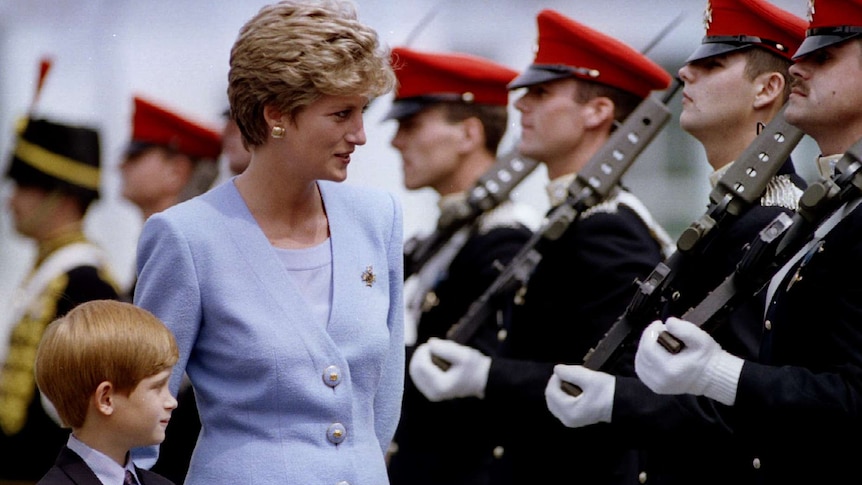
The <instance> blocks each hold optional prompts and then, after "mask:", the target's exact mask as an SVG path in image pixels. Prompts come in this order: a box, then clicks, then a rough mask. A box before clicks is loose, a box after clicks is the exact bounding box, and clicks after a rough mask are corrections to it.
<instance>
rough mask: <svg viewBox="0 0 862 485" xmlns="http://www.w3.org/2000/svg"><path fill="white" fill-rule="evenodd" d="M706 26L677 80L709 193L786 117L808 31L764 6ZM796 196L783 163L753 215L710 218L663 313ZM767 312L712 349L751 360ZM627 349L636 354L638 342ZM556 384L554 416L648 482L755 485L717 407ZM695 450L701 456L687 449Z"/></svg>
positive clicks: (743, 321)
mask: <svg viewBox="0 0 862 485" xmlns="http://www.w3.org/2000/svg"><path fill="white" fill-rule="evenodd" d="M705 20H706V26H707V28H706V36H705V37H704V38H703V41H702V44H701V45H700V46H698V48H697V49H696V50H695V51H694V53H692V55H691V56H690V57H689V58H688V59H687V60H686V64H685V65H684V66H683V67H682V68H681V69H680V70H679V77H680V78H681V79H682V81H683V82H684V83H685V90H684V93H683V100H682V113H681V115H680V125H681V126H682V128H683V129H684V130H686V131H687V132H688V133H690V134H691V135H692V136H694V137H695V138H697V140H698V141H699V142H700V143H701V144H702V145H703V148H704V150H705V151H706V156H707V161H708V162H709V164H710V166H711V167H712V168H713V170H715V171H714V172H713V173H712V174H711V175H710V182H711V183H712V184H713V185H714V184H715V183H716V182H717V181H718V179H719V178H720V177H721V176H722V175H723V174H724V173H725V172H726V171H727V170H728V169H729V168H730V166H731V165H732V164H733V162H734V160H736V159H737V157H738V156H739V155H740V154H741V153H742V152H743V151H744V150H745V149H746V147H747V146H748V145H750V144H751V143H752V142H753V141H754V140H755V138H756V137H757V133H758V131H759V129H760V127H761V126H763V125H765V124H767V123H769V122H770V121H771V120H772V119H773V117H775V116H776V114H777V113H778V112H779V110H780V109H781V108H782V106H784V103H785V101H786V100H787V98H788V96H789V95H790V75H789V74H788V68H789V67H790V65H791V64H792V61H791V56H792V55H793V53H794V52H795V51H796V49H797V48H798V47H799V45H800V44H801V43H802V39H803V38H804V36H805V27H806V23H805V21H804V20H803V19H801V18H798V17H796V16H794V15H792V14H790V13H788V12H786V11H784V10H781V9H779V8H777V7H775V6H773V5H771V4H770V3H768V2H766V1H765V0H712V1H710V2H709V3H708V6H707V10H706V14H705ZM776 162H782V160H776ZM804 187H805V182H804V181H803V180H802V179H801V178H800V177H799V176H798V175H797V174H796V171H795V169H794V166H793V162H792V161H791V160H790V159H787V160H785V161H783V165H782V166H781V168H780V169H779V171H778V175H776V176H774V177H773V178H772V179H771V180H770V181H769V184H768V185H767V188H766V191H765V193H764V195H763V196H762V197H761V198H760V201H759V204H753V205H752V206H751V207H750V208H749V209H748V210H747V211H746V212H745V213H744V214H743V215H742V216H741V217H739V218H738V219H735V218H732V217H728V218H722V217H718V216H717V215H716V214H712V215H713V217H715V219H717V220H720V223H721V224H722V226H720V227H717V228H715V229H714V230H715V231H716V232H718V234H717V235H716V237H715V238H714V239H711V240H709V244H708V245H707V246H706V247H699V248H696V249H692V250H690V251H691V253H690V255H687V256H686V259H684V260H683V261H684V262H683V263H682V265H681V266H680V267H679V274H678V275H675V278H674V279H673V287H672V288H671V289H669V290H667V293H668V294H671V293H672V294H673V295H674V297H675V298H676V299H673V300H670V301H669V302H668V304H667V305H666V307H665V308H664V309H663V310H661V309H659V311H660V313H663V314H666V315H675V316H679V315H682V314H683V313H684V312H685V311H686V310H688V309H689V308H691V307H693V306H695V305H697V304H698V303H699V302H700V300H701V299H703V298H704V297H705V296H706V294H707V292H709V291H711V290H712V289H713V288H715V287H716V286H717V285H718V284H719V283H721V281H722V280H723V279H724V278H725V277H726V276H727V275H728V274H730V273H731V272H732V271H733V270H734V268H735V267H736V265H737V263H738V262H739V261H740V259H741V258H742V256H743V254H744V252H745V250H746V245H747V244H748V243H750V242H751V241H752V240H754V238H755V237H756V236H757V234H758V233H759V232H760V230H761V229H763V228H764V227H765V226H766V225H767V224H769V223H770V222H772V220H773V219H775V217H776V216H777V215H778V214H779V213H781V212H784V213H792V211H793V210H795V209H796V206H797V201H798V199H799V196H800V195H801V194H802V189H803V188H804ZM726 224H730V226H729V227H728V226H726ZM719 231H720V232H719ZM763 312H764V301H763V299H762V298H758V299H751V300H749V301H747V302H745V303H744V304H742V305H739V306H738V307H737V308H736V309H734V311H733V312H732V313H731V314H730V315H729V316H728V317H727V324H726V325H722V326H721V327H720V328H719V330H718V331H717V332H716V339H717V340H718V341H719V342H721V343H722V345H723V346H725V347H726V348H727V349H728V350H730V349H733V350H732V351H733V352H735V353H737V354H738V355H740V356H746V357H755V356H756V355H757V352H758V348H759V346H760V336H761V326H762V323H761V322H762V318H763ZM644 323H648V322H644ZM631 338H633V339H635V340H634V343H636V342H637V340H636V339H637V338H639V334H635V335H632V336H631ZM629 349H630V350H631V352H630V353H629V355H626V356H625V357H624V361H623V362H624V363H625V365H626V366H628V367H627V369H630V368H631V366H632V364H633V359H634V350H635V346H634V345H632V346H630V347H629ZM611 370H612V371H616V370H619V368H615V369H611ZM555 374H556V375H555V377H553V378H552V379H551V380H550V381H549V383H548V387H547V390H546V393H547V400H548V407H549V408H550V410H551V411H552V412H553V413H554V415H555V416H557V417H558V418H560V420H561V421H562V422H563V423H564V424H566V425H567V426H572V427H579V426H586V425H589V424H594V423H596V422H597V419H598V417H599V416H604V417H607V420H608V421H609V422H610V423H611V426H612V428H613V429H614V430H615V432H617V433H619V434H620V435H621V436H624V438H622V439H624V440H627V442H629V443H631V444H632V445H634V446H639V447H641V446H642V447H644V448H645V450H646V451H647V452H646V453H645V454H644V455H642V459H641V465H640V474H641V476H642V477H643V478H644V479H645V480H646V483H650V484H662V485H665V484H680V485H682V484H690V483H699V484H724V483H734V484H740V485H741V484H747V483H752V484H753V483H759V480H760V479H761V477H760V476H759V467H758V466H757V465H758V463H759V458H758V457H757V455H756V454H755V453H754V451H753V450H751V448H750V447H749V446H748V444H747V443H745V442H743V441H741V440H739V439H738V438H737V437H734V436H733V434H732V433H731V432H730V430H729V429H728V428H727V427H726V426H724V422H723V420H722V419H721V418H718V417H716V413H717V411H716V410H715V409H713V406H718V407H722V405H721V404H718V403H714V402H711V401H705V400H697V399H696V398H694V397H692V396H679V397H671V396H660V395H657V394H655V393H653V392H652V391H650V390H649V388H647V387H646V386H645V385H644V384H643V383H642V382H640V380H638V379H637V378H636V377H634V376H633V374H631V373H630V370H629V371H628V372H621V373H620V375H618V376H616V377H613V376H610V375H608V374H606V373H600V372H594V371H591V370H589V369H586V368H584V367H582V366H559V367H558V368H557V369H555ZM623 374H624V375H625V376H623ZM561 380H564V381H567V382H571V383H573V384H575V385H577V386H578V387H580V388H581V389H582V390H583V393H582V394H581V395H580V396H579V397H573V396H571V395H568V394H565V393H564V392H563V391H562V390H561V388H560V381H561ZM611 410H612V411H613V412H611ZM694 440H697V443H698V446H692V442H693V441H694Z"/></svg>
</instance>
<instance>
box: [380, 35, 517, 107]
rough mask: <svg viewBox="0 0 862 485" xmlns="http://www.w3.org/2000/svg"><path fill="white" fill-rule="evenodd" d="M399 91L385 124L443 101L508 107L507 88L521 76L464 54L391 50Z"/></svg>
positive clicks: (497, 65) (503, 67) (505, 68)
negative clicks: (387, 121) (513, 80)
mask: <svg viewBox="0 0 862 485" xmlns="http://www.w3.org/2000/svg"><path fill="white" fill-rule="evenodd" d="M392 67H393V68H394V70H395V76H396V77H397V78H398V88H397V90H396V93H395V100H394V101H393V103H392V108H391V109H390V110H389V113H387V115H386V117H385V118H384V120H389V119H396V120H399V119H403V118H406V117H408V116H411V115H414V114H416V113H417V112H419V111H420V110H421V109H422V108H424V107H426V106H427V105H428V104H431V103H437V102H440V101H462V102H464V103H478V104H490V105H496V106H506V105H507V104H508V103H509V90H508V88H507V85H508V84H509V82H510V81H511V80H512V79H515V76H517V75H518V72H517V71H515V70H513V69H509V68H508V67H505V66H502V65H500V64H497V63H494V62H491V61H489V60H487V59H484V58H481V57H477V56H472V55H469V54H461V53H446V54H443V53H434V52H419V51H416V50H413V49H408V48H406V47H395V48H393V49H392Z"/></svg>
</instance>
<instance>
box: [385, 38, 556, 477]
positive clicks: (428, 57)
mask: <svg viewBox="0 0 862 485" xmlns="http://www.w3.org/2000/svg"><path fill="white" fill-rule="evenodd" d="M392 62H393V67H394V68H395V75H396V76H397V78H398V81H399V85H398V90H397V93H396V97H395V100H394V102H393V105H392V108H391V110H390V111H389V113H388V114H387V116H386V119H394V120H397V121H398V131H397V132H396V134H395V136H394V137H393V139H392V146H394V147H395V148H396V149H398V151H399V152H400V153H401V157H402V161H403V169H404V185H405V186H406V187H407V188H408V189H410V190H418V189H421V188H425V187H430V188H432V189H434V190H435V191H436V192H437V193H438V194H440V200H439V201H438V205H439V208H440V213H441V214H447V213H448V212H449V211H452V210H458V208H459V207H460V206H462V205H464V204H466V201H467V198H468V197H469V191H470V189H471V188H473V187H474V186H475V185H476V183H477V181H478V180H479V178H480V176H482V175H483V174H485V173H487V172H488V171H489V170H490V169H491V167H492V166H494V164H495V162H496V155H495V154H496V153H497V149H498V146H499V144H500V140H501V139H502V137H503V135H504V133H505V131H506V125H507V120H508V114H507V105H508V99H509V91H508V89H507V84H508V83H509V82H511V81H512V80H513V79H514V78H515V76H517V74H518V73H517V72H516V71H514V70H512V69H509V68H507V67H504V66H502V65H499V64H496V63H494V62H491V61H489V60H486V59H483V58H480V57H477V56H473V55H467V54H461V53H434V52H420V51H416V50H412V49H407V48H395V49H393V52H392ZM441 217H445V216H443V215H441ZM539 219H540V216H539V215H538V214H536V213H535V211H533V210H532V209H531V208H529V207H528V206H525V205H523V204H518V203H514V202H511V201H507V202H503V203H502V204H501V205H499V206H497V207H496V208H494V209H492V210H490V211H487V212H485V213H483V214H482V215H481V216H479V218H478V220H477V221H476V222H475V223H474V224H471V225H468V226H467V227H464V228H462V229H461V230H459V231H458V232H457V233H456V234H454V235H453V236H452V237H451V238H450V239H449V240H448V241H447V242H446V243H445V245H444V246H443V247H442V248H441V249H440V250H439V251H438V252H437V253H436V254H435V255H434V256H433V257H432V258H431V259H430V260H429V261H428V262H427V263H426V264H424V265H422V267H421V268H420V269H419V270H418V271H417V272H416V273H414V274H413V275H412V276H410V277H409V278H408V279H407V281H406V288H408V289H409V290H407V291H408V295H407V298H405V302H406V305H407V309H406V315H407V316H408V318H406V319H405V320H406V323H405V326H409V325H416V328H411V331H409V332H408V331H405V334H409V335H413V337H412V338H409V337H408V338H405V340H408V342H407V344H408V346H407V360H408V362H409V359H410V357H411V356H412V351H413V349H414V348H415V346H416V345H418V344H421V343H424V342H426V341H427V340H428V339H429V338H430V337H443V336H445V334H446V331H447V330H448V329H449V327H450V326H451V325H452V324H453V322H455V321H457V320H458V318H459V317H460V316H461V315H463V314H465V313H466V312H467V307H468V306H469V305H470V303H472V302H473V300H475V299H476V298H478V297H479V296H480V295H481V293H482V292H483V291H484V289H485V288H487V287H488V286H490V285H491V283H492V282H493V281H494V278H495V277H496V276H497V275H498V274H499V269H498V268H499V266H498V265H499V264H507V263H508V262H509V261H510V260H511V259H512V257H513V256H514V255H515V253H517V251H518V250H519V249H520V248H521V247H522V246H523V245H524V244H525V243H526V242H527V240H528V239H529V237H530V235H531V230H530V228H532V227H535V226H536V225H537V224H538V222H539ZM427 237H433V234H432V235H431V236H427ZM489 320H490V321H488V322H487V324H486V327H485V329H484V330H483V331H482V332H480V333H479V334H478V335H477V336H476V337H475V338H474V339H473V340H472V341H471V342H470V343H471V345H473V346H474V347H476V348H480V349H483V350H484V351H486V352H488V353H489V354H490V355H493V353H494V349H495V347H496V343H497V332H498V330H499V327H498V323H499V322H498V321H497V320H496V319H489ZM483 404H484V403H483V402H482V401H481V400H479V399H478V398H476V397H472V398H464V399H455V400H451V401H447V402H431V401H429V400H428V399H427V398H425V396H423V395H422V394H421V393H420V392H419V391H418V390H417V389H416V387H415V386H414V385H413V382H412V380H411V379H410V378H409V376H407V378H406V382H405V394H404V401H403V404H402V409H401V421H400V423H399V426H398V430H397V431H396V433H395V439H394V448H393V452H392V453H391V455H390V459H389V460H390V462H389V477H390V481H391V482H392V484H393V485H402V484H403V485H407V484H410V485H422V484H428V485H431V484H438V485H443V484H446V485H458V484H484V483H488V472H489V465H490V463H491V461H492V459H493V458H492V450H493V448H494V445H493V441H491V440H489V439H488V437H487V435H486V434H484V433H475V432H473V430H474V429H475V428H476V427H477V426H478V427H480V428H482V427H486V426H491V425H492V422H491V421H489V415H488V413H487V412H485V410H484V409H483V408H482V407H483ZM482 423H484V424H482Z"/></svg>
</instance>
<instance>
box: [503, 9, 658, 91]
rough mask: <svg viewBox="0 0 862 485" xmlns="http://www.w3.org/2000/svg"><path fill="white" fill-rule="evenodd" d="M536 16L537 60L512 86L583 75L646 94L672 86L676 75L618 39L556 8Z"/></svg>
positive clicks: (518, 86) (514, 87) (510, 85)
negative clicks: (571, 17) (672, 80)
mask: <svg viewBox="0 0 862 485" xmlns="http://www.w3.org/2000/svg"><path fill="white" fill-rule="evenodd" d="M536 19H537V21H538V26H539V45H538V50H537V52H536V58H535V59H534V60H533V64H531V65H530V67H528V68H527V70H526V71H525V72H524V73H522V74H521V75H520V76H518V78H517V79H515V80H514V81H512V82H511V83H510V84H509V89H517V88H523V87H526V86H531V85H533V84H539V83H543V82H548V81H553V80H555V79H563V78H567V77H577V78H582V79H588V80H590V81H595V82H598V83H602V84H606V85H608V86H613V87H616V88H619V89H622V90H624V91H628V92H630V93H633V94H636V95H637V96H640V97H642V98H645V97H646V96H648V95H649V93H650V91H653V90H657V89H665V88H667V87H668V85H670V80H671V77H670V74H668V73H667V72H665V70H664V69H662V68H661V66H659V65H658V64H656V63H654V62H653V61H651V60H650V59H649V58H647V57H646V56H644V55H643V54H641V53H640V52H638V51H636V50H634V49H632V48H631V47H629V46H628V45H626V44H624V43H623V42H620V41H619V40H617V39H614V38H613V37H610V36H608V35H605V34H602V33H601V32H598V31H595V30H593V29H591V28H589V27H587V26H585V25H582V24H579V23H578V22H575V21H574V20H571V19H569V18H567V17H565V16H563V15H561V14H559V13H557V12H555V11H553V10H542V11H541V12H539V15H538V16H537V18H536Z"/></svg>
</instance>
